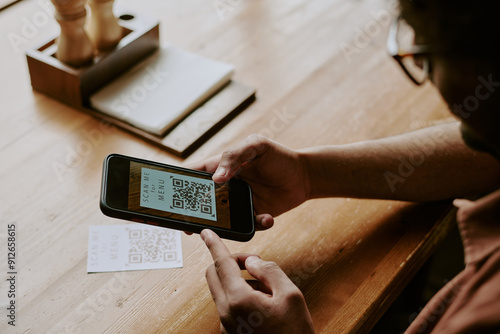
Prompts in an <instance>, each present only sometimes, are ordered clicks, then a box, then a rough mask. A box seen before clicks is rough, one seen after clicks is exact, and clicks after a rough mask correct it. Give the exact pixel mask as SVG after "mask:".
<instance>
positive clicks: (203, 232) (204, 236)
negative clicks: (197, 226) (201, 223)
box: [200, 230, 208, 242]
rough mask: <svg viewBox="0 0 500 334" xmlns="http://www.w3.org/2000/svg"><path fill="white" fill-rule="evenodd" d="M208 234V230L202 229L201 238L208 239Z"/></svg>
mask: <svg viewBox="0 0 500 334" xmlns="http://www.w3.org/2000/svg"><path fill="white" fill-rule="evenodd" d="M207 234H208V230H203V231H201V233H200V237H201V240H203V242H205V240H206V239H207Z"/></svg>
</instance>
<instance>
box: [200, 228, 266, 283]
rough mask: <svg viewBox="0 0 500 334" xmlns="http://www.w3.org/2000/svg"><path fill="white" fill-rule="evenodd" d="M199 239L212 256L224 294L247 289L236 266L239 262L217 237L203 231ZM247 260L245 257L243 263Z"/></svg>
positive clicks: (238, 267) (208, 231) (212, 233)
mask: <svg viewBox="0 0 500 334" xmlns="http://www.w3.org/2000/svg"><path fill="white" fill-rule="evenodd" d="M201 238H202V239H203V241H204V242H205V244H206V245H207V247H208V250H209V251H210V254H211V255H212V258H213V260H214V267H215V270H216V274H217V276H218V279H219V281H220V284H221V287H222V289H223V290H224V291H225V292H226V293H232V292H234V291H238V290H239V291H242V290H243V289H246V288H249V287H248V285H247V284H246V282H245V280H244V279H243V278H242V277H241V269H240V265H239V264H238V261H239V260H235V259H234V258H233V256H232V255H231V253H230V252H229V250H228V249H227V247H226V246H225V245H224V243H223V242H222V240H221V239H220V238H219V236H218V235H217V234H215V233H214V232H213V231H211V230H208V229H205V230H203V231H201ZM247 258H248V257H245V261H246V259H247ZM256 258H258V257H256ZM240 262H241V261H240ZM214 280H215V278H214Z"/></svg>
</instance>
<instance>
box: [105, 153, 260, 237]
mask: <svg viewBox="0 0 500 334" xmlns="http://www.w3.org/2000/svg"><path fill="white" fill-rule="evenodd" d="M100 207H101V210H102V212H103V213H104V214H105V215H107V216H110V217H114V218H120V219H126V220H131V221H135V222H139V223H146V224H152V225H157V226H162V227H167V228H172V229H177V230H181V231H187V232H194V233H200V232H201V231H202V230H203V229H205V228H208V229H211V230H213V231H214V232H215V233H217V234H218V235H219V236H220V237H222V238H226V239H232V240H237V241H248V240H250V239H251V238H252V237H253V235H254V233H255V226H254V225H255V222H254V212H253V211H254V210H253V205H252V193H251V189H250V187H249V186H248V184H246V183H245V182H244V181H242V180H239V179H232V180H230V181H229V182H226V183H224V184H217V183H215V182H214V181H213V180H212V174H210V173H206V172H200V171H196V170H190V169H186V168H181V167H176V166H171V165H166V164H161V163H157V162H153V161H147V160H142V159H137V158H132V157H127V156H123V155H119V154H111V155H109V156H108V157H106V159H105V161H104V168H103V178H102V188H101V202H100Z"/></svg>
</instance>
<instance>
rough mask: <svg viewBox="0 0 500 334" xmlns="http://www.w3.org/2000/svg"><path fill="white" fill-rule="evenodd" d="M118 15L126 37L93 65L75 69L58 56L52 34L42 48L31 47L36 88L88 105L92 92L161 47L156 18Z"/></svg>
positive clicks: (29, 51)
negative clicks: (56, 55)
mask: <svg viewBox="0 0 500 334" xmlns="http://www.w3.org/2000/svg"><path fill="white" fill-rule="evenodd" d="M118 17H119V18H120V25H121V26H122V27H123V28H124V35H125V36H124V37H123V38H122V40H121V41H120V43H119V44H118V45H117V46H116V48H115V49H113V50H111V51H109V52H99V53H98V54H97V55H96V56H95V57H94V60H93V62H92V64H90V65H87V66H83V67H78V68H75V67H72V66H69V65H66V64H64V63H63V62H61V61H60V60H58V59H57V58H56V57H55V52H56V48H57V46H56V44H55V41H56V38H57V36H52V37H51V38H50V39H49V40H48V42H46V43H44V44H43V45H42V46H41V47H38V48H35V49H32V50H28V51H27V52H26V56H27V58H28V68H29V71H30V76H31V85H32V86H33V88H34V89H36V90H38V91H40V92H42V93H45V94H47V95H49V96H51V97H53V98H55V99H57V100H59V101H62V102H64V103H67V104H69V105H70V106H73V107H76V108H80V107H82V106H88V105H89V97H90V95H92V93H94V92H95V91H97V90H98V89H99V88H101V87H103V86H104V85H106V84H107V83H109V82H110V81H112V80H113V79H114V78H116V77H117V76H119V75H120V74H121V73H123V72H124V71H126V70H128V69H129V68H131V67H132V66H133V65H135V64H137V63H138V62H139V61H141V60H142V59H144V58H146V57H147V56H148V55H150V54H152V53H153V52H155V51H156V50H157V49H158V48H159V45H160V34H159V23H158V22H157V21H156V20H152V19H149V18H146V17H143V16H139V15H135V14H128V13H123V14H122V15H119V16H118Z"/></svg>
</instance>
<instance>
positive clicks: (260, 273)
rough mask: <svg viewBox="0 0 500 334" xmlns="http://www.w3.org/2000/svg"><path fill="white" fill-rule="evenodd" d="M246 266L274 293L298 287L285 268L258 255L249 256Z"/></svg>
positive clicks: (249, 271) (250, 272) (251, 273)
mask: <svg viewBox="0 0 500 334" xmlns="http://www.w3.org/2000/svg"><path fill="white" fill-rule="evenodd" d="M245 268H246V269H247V271H248V273H249V274H250V275H252V276H253V277H255V278H256V279H258V280H259V281H260V282H261V283H262V285H263V286H264V287H265V288H267V290H268V291H271V292H272V294H273V295H274V294H275V293H279V292H281V291H289V289H291V288H296V287H295V285H294V284H293V283H292V281H291V280H290V279H289V278H288V276H286V274H285V273H284V272H283V270H281V268H280V267H279V266H278V265H277V264H276V263H274V262H269V261H264V260H262V259H260V258H258V257H256V256H249V257H247V259H246V261H245ZM261 289H262V288H261Z"/></svg>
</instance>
